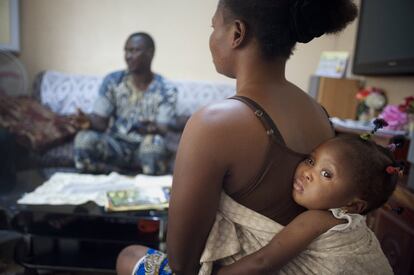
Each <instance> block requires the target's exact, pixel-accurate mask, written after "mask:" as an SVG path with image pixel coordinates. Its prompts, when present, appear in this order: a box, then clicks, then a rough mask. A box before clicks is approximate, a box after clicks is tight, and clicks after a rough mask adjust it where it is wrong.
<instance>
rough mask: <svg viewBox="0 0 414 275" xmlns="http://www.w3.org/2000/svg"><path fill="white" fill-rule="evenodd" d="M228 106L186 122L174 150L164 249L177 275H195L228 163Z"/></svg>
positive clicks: (229, 152)
mask: <svg viewBox="0 0 414 275" xmlns="http://www.w3.org/2000/svg"><path fill="white" fill-rule="evenodd" d="M229 115H231V114H229V112H227V107H226V103H224V104H221V105H220V104H218V106H217V105H214V106H209V107H207V108H205V109H203V110H201V111H199V112H197V113H196V114H194V115H193V116H192V117H191V119H190V120H189V121H188V123H187V125H186V127H185V129H184V132H183V136H182V138H181V141H180V145H179V148H178V153H177V158H176V164H175V168H174V177H173V186H172V193H171V200H170V208H169V210H168V234H167V250H168V257H169V265H170V267H171V268H172V270H173V271H174V272H175V273H176V274H197V272H198V269H199V260H200V257H201V253H202V251H203V249H204V246H205V243H206V240H207V237H208V234H209V232H210V229H211V226H212V225H213V223H214V220H215V216H216V211H217V208H218V204H219V200H220V193H221V191H222V188H223V180H224V178H225V175H226V173H227V172H228V171H229V163H231V150H232V149H231V148H234V145H231V144H232V143H234V138H232V133H231V119H228V116H229Z"/></svg>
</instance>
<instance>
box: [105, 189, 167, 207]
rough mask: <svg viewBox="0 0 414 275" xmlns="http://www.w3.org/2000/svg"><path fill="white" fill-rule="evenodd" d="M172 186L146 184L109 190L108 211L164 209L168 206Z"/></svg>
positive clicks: (107, 194)
mask: <svg viewBox="0 0 414 275" xmlns="http://www.w3.org/2000/svg"><path fill="white" fill-rule="evenodd" d="M170 193H171V187H170V186H145V187H135V188H133V189H126V190H114V191H107V192H106V196H107V199H108V203H107V207H106V210H107V211H134V210H150V209H155V210H163V209H167V208H168V203H169V200H170Z"/></svg>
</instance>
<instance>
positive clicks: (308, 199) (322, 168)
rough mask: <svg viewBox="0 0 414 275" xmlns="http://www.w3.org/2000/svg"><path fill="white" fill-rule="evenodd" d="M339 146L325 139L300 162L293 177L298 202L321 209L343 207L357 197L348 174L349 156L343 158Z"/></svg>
mask: <svg viewBox="0 0 414 275" xmlns="http://www.w3.org/2000/svg"><path fill="white" fill-rule="evenodd" d="M340 146H341V144H339V143H337V142H335V141H328V142H325V143H324V144H322V145H321V146H319V147H318V148H316V150H315V151H314V152H312V154H311V155H310V156H309V157H307V158H306V159H305V160H304V161H302V162H301V163H300V164H299V166H298V167H297V168H296V172H295V177H294V181H293V199H294V200H295V201H296V203H298V204H299V205H302V206H303V207H306V208H307V209H321V210H322V209H329V208H338V207H343V206H345V205H347V204H348V203H349V202H351V201H352V200H353V199H354V198H355V197H356V188H355V186H353V185H352V177H351V176H349V174H350V172H351V171H350V170H349V169H350V168H351V166H350V165H349V162H350V160H344V159H343V157H342V154H341V150H340V149H339V148H340ZM351 161H352V160H351Z"/></svg>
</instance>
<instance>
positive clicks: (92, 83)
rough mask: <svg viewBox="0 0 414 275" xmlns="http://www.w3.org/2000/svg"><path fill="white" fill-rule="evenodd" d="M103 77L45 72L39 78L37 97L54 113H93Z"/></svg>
mask: <svg viewBox="0 0 414 275" xmlns="http://www.w3.org/2000/svg"><path fill="white" fill-rule="evenodd" d="M102 80H103V77H101V76H93V75H78V74H69V73H61V72H54V71H45V72H43V73H41V75H40V76H39V79H38V81H39V82H40V83H38V85H37V86H38V87H37V89H36V90H35V95H36V96H37V97H38V98H39V99H40V102H41V103H42V104H43V105H45V106H47V107H49V108H50V109H51V110H52V111H53V112H55V113H58V114H62V115H68V114H75V113H76V110H77V108H79V109H81V110H82V111H83V112H84V113H91V112H92V107H93V103H94V101H95V99H96V97H97V95H98V91H99V87H100V85H101V83H102Z"/></svg>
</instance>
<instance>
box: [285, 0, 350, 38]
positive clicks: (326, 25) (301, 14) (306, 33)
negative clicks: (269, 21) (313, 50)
mask: <svg viewBox="0 0 414 275" xmlns="http://www.w3.org/2000/svg"><path fill="white" fill-rule="evenodd" d="M289 12H290V16H289V18H290V21H289V23H290V29H291V33H292V35H293V39H295V40H296V41H297V42H301V43H307V42H309V41H311V40H312V39H313V38H315V37H319V36H321V35H323V34H325V33H336V32H339V31H341V30H342V29H344V28H345V27H346V25H347V24H348V23H350V22H352V21H353V20H354V19H355V18H356V16H357V14H358V11H357V7H356V5H355V4H354V3H353V2H352V0H292V1H291V4H290V7H289Z"/></svg>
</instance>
